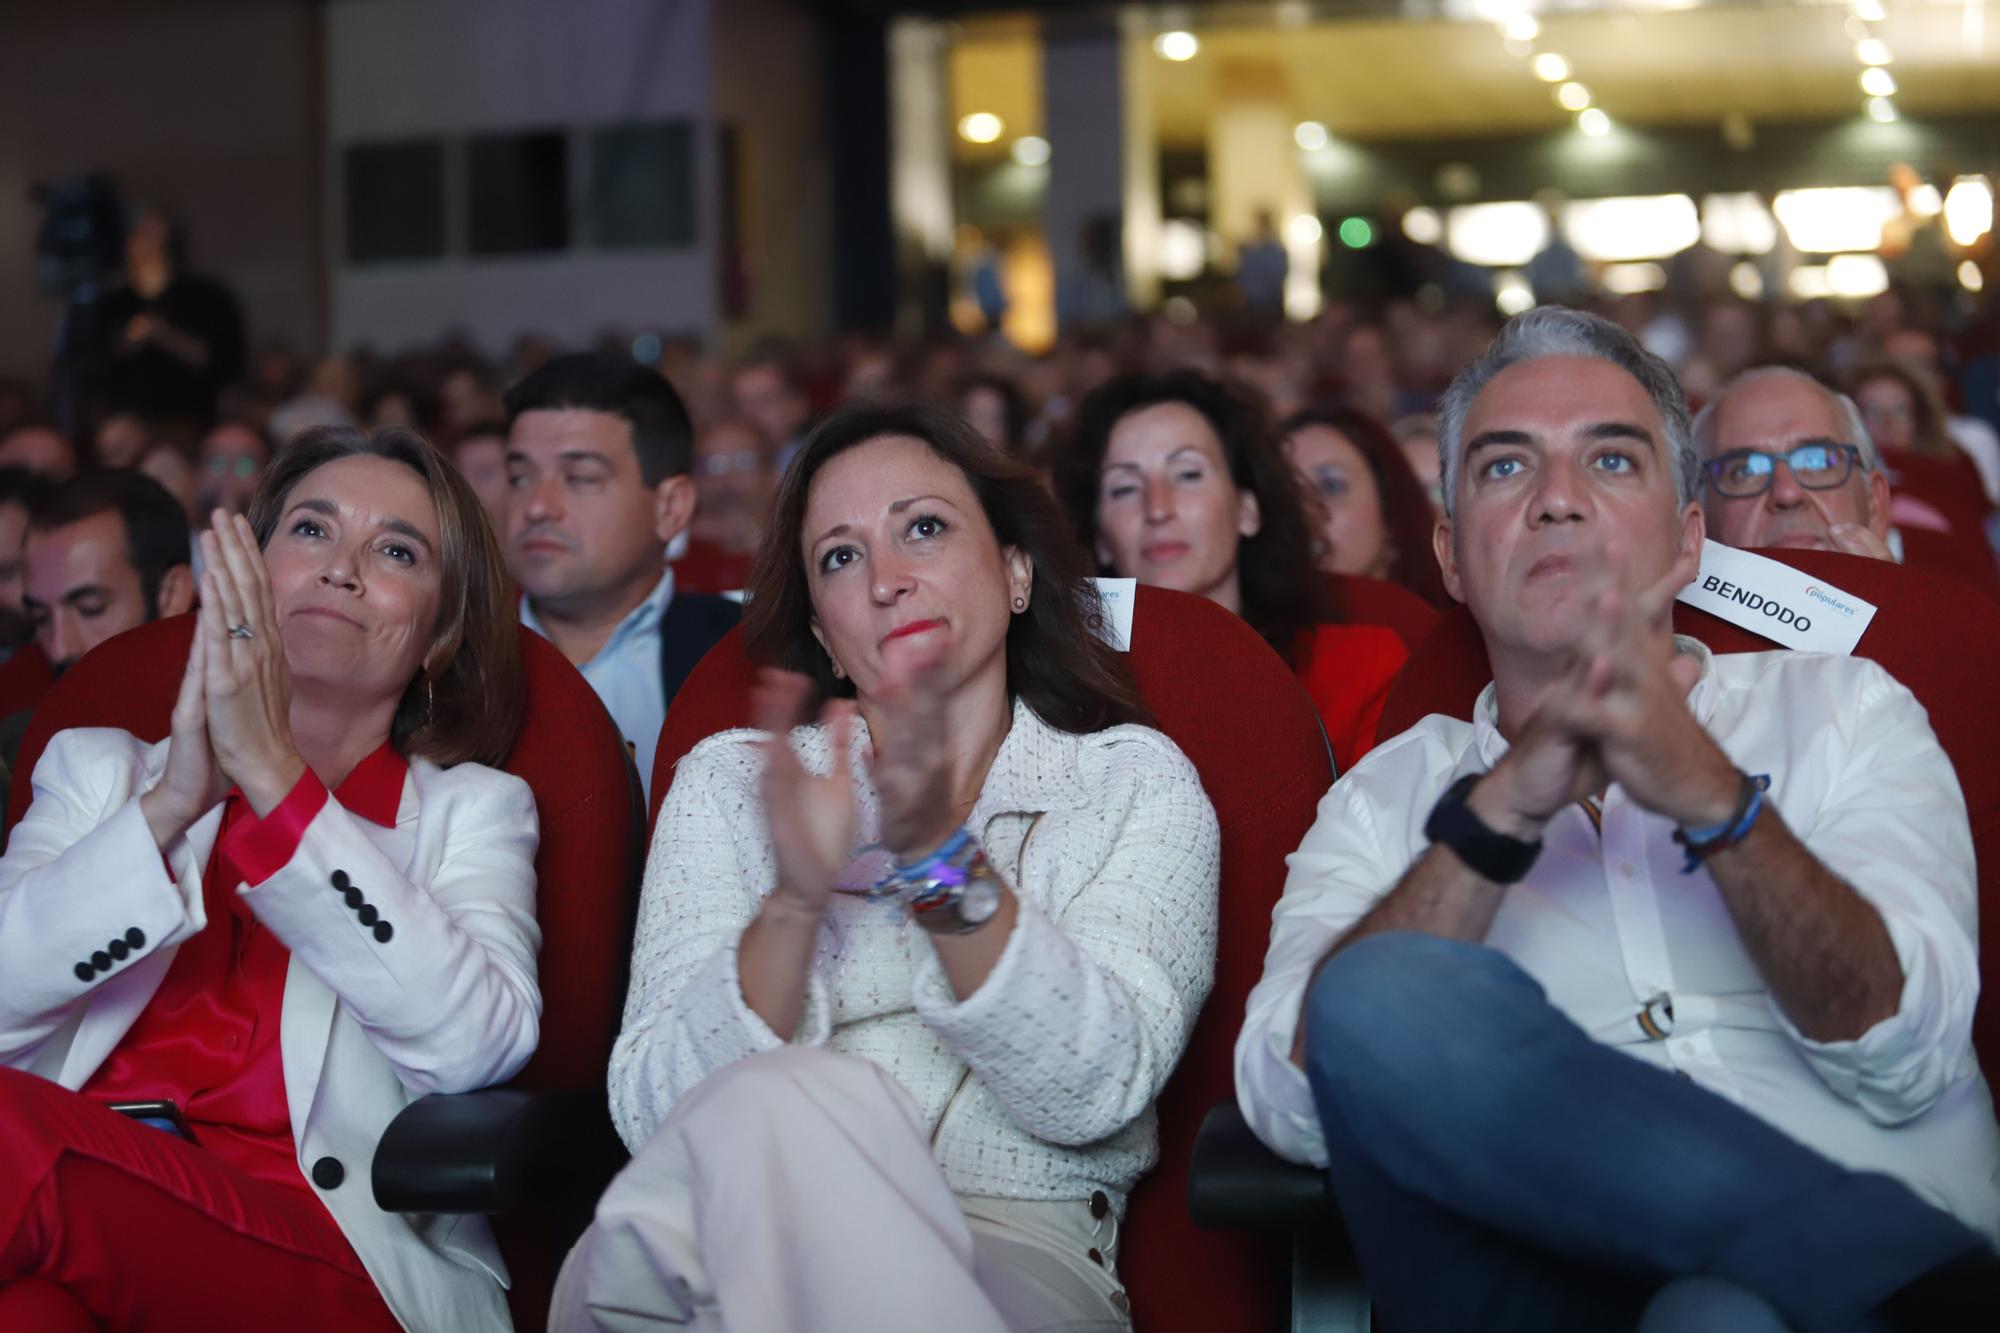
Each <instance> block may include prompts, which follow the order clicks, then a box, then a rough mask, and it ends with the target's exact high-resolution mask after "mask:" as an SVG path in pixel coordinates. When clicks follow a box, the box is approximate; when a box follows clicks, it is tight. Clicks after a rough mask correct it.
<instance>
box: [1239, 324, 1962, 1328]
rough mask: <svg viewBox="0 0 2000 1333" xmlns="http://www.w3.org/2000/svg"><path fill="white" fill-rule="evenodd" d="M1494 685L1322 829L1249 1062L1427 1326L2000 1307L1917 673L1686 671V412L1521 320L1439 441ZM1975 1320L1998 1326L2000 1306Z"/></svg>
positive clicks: (1253, 1079)
mask: <svg viewBox="0 0 2000 1333" xmlns="http://www.w3.org/2000/svg"><path fill="white" fill-rule="evenodd" d="M1438 445H1439V450H1440V453H1441V461H1442V464H1443V478H1444V496H1445V506H1446V514H1445V517H1444V518H1443V519H1442V520H1440V522H1439V524H1438V528H1437V539H1436V545H1437V554H1438V559H1439V561H1440V563H1441V564H1442V566H1443V569H1444V574H1445V581H1446V585H1447V586H1448V587H1449V588H1450V590H1451V592H1452V594H1453V596H1455V597H1458V598H1459V599H1460V600H1462V601H1464V602H1466V603H1467V605H1468V606H1469V608H1470V609H1471V612H1472V615H1473V618H1474V619H1475V620H1476V621H1477V622H1478V625H1479V629H1480V632H1481V634H1482V636H1483V637H1484V639H1485V643H1486V651H1487V656H1488V659H1489V661H1490V662H1491V665H1492V670H1493V681H1492V684H1490V685H1489V686H1488V687H1487V688H1486V690H1485V692H1484V693H1483V694H1482V695H1481V696H1480V698H1479V700H1478V703H1477V705H1476V706H1475V709H1474V713H1473V720H1472V721H1470V722H1467V721H1461V720H1459V719H1457V718H1453V717H1447V716H1444V715H1441V714H1436V715H1432V716H1430V717H1427V718H1425V719H1424V720H1423V721H1422V722H1420V723H1418V724H1417V725H1416V726H1415V727H1413V728H1412V729H1411V730H1409V731H1407V732H1405V733H1403V734H1402V735H1400V736H1398V737H1395V738H1394V739H1392V740H1389V741H1386V742H1384V743H1383V744H1382V745H1380V746H1378V747H1376V749H1375V750H1374V751H1373V752H1372V753H1371V754H1369V756H1368V757H1367V758H1366V759H1364V760H1363V761H1362V762H1361V763H1360V764H1358V765H1357V766H1356V767H1355V768H1353V769H1352V770H1351V771H1349V772H1348V773H1347V774H1346V775H1345V776H1343V777H1342V778H1341V780H1340V781H1339V782H1337V783H1336V784H1335V785H1334V787H1333V789H1332V790H1331V791H1330V792H1328V793H1327V795H1326V797H1325V799H1324V800H1323V801H1322V802H1321V805H1320V809H1319V817H1318V820H1317V821H1316V822H1315V824H1314V826H1313V828H1312V830H1311V832H1309V833H1308V834H1307V835H1306V838H1305V841H1304V843H1303V845H1302V846H1301V847H1300V848H1299V850H1298V851H1297V852H1296V853H1295V854H1294V855H1293V856H1292V857H1291V859H1290V866H1291V873H1290V878H1289V880H1288V882H1287V884H1286V886H1285V894H1284V898H1283V900H1282V901H1281V902H1280V903H1279V905H1278V908H1277V913H1276V925H1275V928H1274V930H1273V932H1272V939H1271V947H1270V951H1269V954H1268V955H1267V957H1266V960H1265V972H1264V978H1263V980H1262V981H1261V982H1260V983H1259V984H1258V986H1257V988H1256V990H1255V991H1254V992H1253V993H1252V995H1251V997H1250V1002H1249V1007H1248V1014H1247V1020H1246V1024H1245V1027H1244V1031H1243V1033H1242V1035H1241V1038H1240V1039H1239V1041H1238V1044H1237V1050H1236V1077H1237V1093H1238V1099H1239V1101H1240V1102H1241V1104H1242V1107H1243V1111H1244V1114H1245V1116H1246V1118H1247V1119H1248V1121H1249V1123H1250V1126H1251V1128H1252V1129H1253V1130H1255V1131H1256V1133H1257V1135H1258V1136H1259V1137H1260V1138H1261V1139H1263V1140H1264V1142H1265V1143H1266V1144H1268V1145H1269V1146H1270V1147H1271V1148H1272V1149H1274V1150H1275V1151H1277V1152H1279V1153H1281V1154H1283V1155H1285V1156H1287V1157H1290V1158H1292V1159H1294V1160H1297V1161H1304V1162H1311V1163H1313V1164H1315V1165H1319V1166H1322V1167H1325V1168H1327V1169H1328V1171H1329V1172H1330V1174H1331V1177H1332V1180H1333V1183H1334V1186H1335V1188H1336V1191H1337V1193H1338V1195H1339V1198H1340V1202H1341V1207H1342V1212H1343V1213H1344V1214H1345V1216H1346V1218H1347V1222H1348V1228H1349V1232H1350V1234H1351V1236H1352V1237H1353V1240H1354V1243H1355V1246H1356V1249H1357V1250H1358V1252H1359V1255H1360V1259H1361V1264H1362V1268H1363V1270H1364V1272H1365V1274H1366V1276H1367V1279H1368V1282H1369V1287H1370V1291H1371V1295H1372V1296H1373V1298H1374V1300H1375V1301H1376V1303H1377V1304H1378V1305H1379V1306H1380V1307H1381V1308H1382V1309H1383V1310H1384V1312H1385V1316H1386V1319H1387V1321H1388V1322H1389V1323H1390V1325H1391V1326H1393V1327H1396V1328H1413V1329H1447V1328H1471V1327H1480V1328H1487V1329H1494V1328H1500V1329H1516V1328H1518V1329H1548V1328H1565V1329H1567V1328H1592V1329H1595V1328H1613V1327H1616V1328H1631V1327H1633V1325H1634V1323H1635V1322H1637V1321H1639V1320H1641V1319H1643V1320H1644V1321H1645V1322H1644V1323H1643V1324H1641V1327H1642V1328H1643V1329H1645V1330H1647V1333H1658V1331H1662V1330H1666V1329H1686V1330H1693V1329H1700V1330H1703V1333H1709V1331H1711V1330H1753V1329H1754V1330H1768V1331H1773V1333H1774V1331H1775V1330H1779V1329H1782V1328H1786V1327H1789V1328H1793V1329H1801V1330H1816V1329H1834V1328H1847V1327H1850V1326H1855V1325H1857V1324H1864V1323H1866V1321H1870V1320H1874V1321H1878V1322H1876V1323H1866V1326H1867V1327H1871V1328H1872V1327H1889V1328H1898V1327H1911V1328H1924V1329H1942V1328H1952V1327H1973V1326H1975V1325H1973V1324H1971V1323H1969V1322H1967V1323H1954V1322H1953V1319H1954V1318H1955V1317H1956V1313H1957V1312H1958V1311H1959V1310H1960V1309H1961V1307H1962V1304H1963V1302H1964V1301H1965V1300H1966V1298H1967V1297H1968V1295H1970V1296H1971V1297H1974V1298H1977V1299H1978V1300H1981V1301H1983V1302H1985V1304H1984V1307H1983V1308H1984V1309H1985V1310H1986V1312H1987V1313H1988V1314H1989V1315H1990V1312H1991V1311H1992V1310H1993V1309H1996V1308H2000V1304H1995V1303H1994V1302H1995V1298H1996V1297H2000V1272H1997V1271H1996V1270H2000V1260H1996V1259H1995V1258H1994V1256H1993V1253H1992V1250H1991V1248H1990V1238H1991V1237H1992V1236H1993V1235H1994V1234H1995V1233H1996V1232H2000V1125H1996V1124H1995V1122H1994V1118H1993V1107H1992V1100H1991V1097H1990V1095H1989V1093H1988V1091H1987V1088H1986V1084H1985V1082H1984V1081H1983V1079H1982V1078H1981V1077H1980V1074H1979V1070H1978V1067H1977V1064H1976V1062H1975V1061H1974V1058H1973V1055H1972V1052H1971V1040H1970V1032H1971V1022H1972V1010H1973V1004H1974V1000H1975V998H1976V997H1977V994H1978V989H1979V977H1978V969H1977V963H1976V953H1975V946H1974V896H1975V895H1974V879H1973V859H1972V841H1971V832H1970V829H1969V827H1968V825H1967V820H1966V811H1965V802H1964V799H1963V797H1962V796H1961V794H1960V792H1959V788H1958V783H1957V779H1956V778H1955V776H1954V774H1953V771H1952V767H1951V764H1950V761H1949V760H1947V759H1946V757H1945V755H1944V752H1943V751H1942V750H1941V749H1940V748H1939V746H1938V743H1937V740H1936V738H1935V736H1934V735H1933V734H1932V733H1931V730H1930V727H1929V724H1928V722H1927V720H1926V717H1925V713H1924V709H1923V708H1922V706H1921V705H1919V704H1918V703H1917V701H1916V699H1915V698H1914V697H1912V696H1911V695H1910V693H1909V692H1908V691H1907V690H1905V689H1904V688H1903V687H1902V686H1900V685H1898V684H1897V683H1896V682H1895V681H1894V680H1892V679H1891V678H1890V677H1889V676H1888V675H1887V674H1886V673H1885V672H1884V671H1883V670H1882V669H1881V668H1880V667H1878V666H1876V665H1875V664H1873V663H1871V662H1867V661H1864V660H1862V659H1859V658H1852V657H1838V656H1829V655H1821V654H1807V653H1785V652H1773V653H1755V654H1737V655H1731V656H1723V657H1714V656H1711V655H1710V654H1709V653H1708V651H1707V650H1706V649H1705V648H1703V647H1702V645H1701V644H1699V643H1697V642H1695V641H1694V640H1692V639H1680V638H1676V637H1675V635H1674V634H1673V631H1672V624H1671V619H1670V610H1671V604H1672V600H1673V597H1674V594H1675V593H1676V592H1677V591H1678V590H1679V589H1680V588H1682V587H1683V586H1685V585H1686V584H1687V583H1688V582H1689V581H1690V579H1691V578H1692V577H1693V575H1694V573H1695V570H1696V568H1697V566H1698V562H1699V557H1700V552H1701V544H1702V540H1703V536H1704V530H1703V521H1702V511H1701V506H1700V504H1699V503H1698V502H1697V494H1698V486H1699V481H1700V469H1699V460H1698V458H1697V456H1696V454H1695V452H1694V444H1693V439H1692V435H1691V430H1690V423H1689V420H1688V413H1687V406H1686V403H1685V401H1684V400H1683V398H1682V396H1681V391H1680V388H1679V386H1678V384H1677V383H1676V382H1675V380H1674V377H1673V374H1672V372H1671V371H1670V370H1668V368H1667V367H1666V365H1665V364H1664V363H1663V362H1661V361H1659V360H1658V359H1657V358H1656V357H1653V356H1651V355H1650V354H1648V353H1646V352H1644V351H1643V350H1642V349H1641V348H1640V347H1639V346H1638V344H1637V343H1636V342H1635V341H1634V340H1633V339H1632V338H1631V337H1630V336H1629V335H1628V334H1626V333H1625V332H1624V331H1623V330H1621V329H1619V328H1618V327H1617V326H1616V325H1613V324H1611V323H1609V322H1608V321H1605V320H1602V319H1599V318H1597V317H1595V316H1592V315H1584V314H1579V313H1577V312H1575V311H1570V310H1563V309H1560V308H1544V309H1540V310H1535V311H1532V312H1530V313H1528V314H1525V315H1523V316H1521V317H1520V318H1518V319H1516V320H1514V321H1513V322H1512V323H1511V324H1509V325H1508V326H1507V328H1506V329H1505V330H1503V331H1502V333H1501V334H1500V337H1499V338H1498V339H1497V340H1496V341H1495V343H1494V344H1493V346H1492V347H1491V348H1490V349H1489V350H1488V351H1487V352H1486V354H1485V355H1484V356H1482V357H1481V358H1480V359H1479V360H1478V361H1476V362H1474V363H1473V364H1472V365H1471V366H1469V367H1468V368H1467V369H1466V370H1464V371H1463V372H1461V374H1460V375H1459V377H1458V378H1457V380H1455V381H1454V382H1453V384H1452V386H1451V388H1450V390H1449V391H1447V393H1446V395H1445V398H1444V402H1443V405H1442V410H1441V413H1440V421H1439V438H1438ZM1974 1308H1978V1307H1974Z"/></svg>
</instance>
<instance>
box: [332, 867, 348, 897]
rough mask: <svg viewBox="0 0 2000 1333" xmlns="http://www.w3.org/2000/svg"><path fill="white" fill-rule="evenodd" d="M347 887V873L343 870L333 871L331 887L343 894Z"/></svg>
mask: <svg viewBox="0 0 2000 1333" xmlns="http://www.w3.org/2000/svg"><path fill="white" fill-rule="evenodd" d="M347 885H348V879H347V872H346V871H345V870H336V871H334V872H333V887H334V888H336V889H340V890H342V891H343V892H345V891H346V889H347Z"/></svg>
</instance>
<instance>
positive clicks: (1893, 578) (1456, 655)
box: [1377, 551, 2000, 1072]
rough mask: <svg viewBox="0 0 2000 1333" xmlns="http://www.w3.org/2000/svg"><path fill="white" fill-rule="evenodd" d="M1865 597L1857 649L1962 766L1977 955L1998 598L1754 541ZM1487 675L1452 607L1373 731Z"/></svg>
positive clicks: (1402, 721) (1994, 1032) (1765, 643)
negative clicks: (1924, 713) (1899, 688)
mask: <svg viewBox="0 0 2000 1333" xmlns="http://www.w3.org/2000/svg"><path fill="white" fill-rule="evenodd" d="M1758 554H1760V555H1766V556H1769V557H1771V558H1772V559H1774V560H1781V561H1783V562H1784V563H1786V564H1788V565H1792V566H1795V567H1796V568H1798V569H1801V570H1804V571H1805V572H1806V573H1808V574H1811V575H1813V576H1814V577H1816V578H1823V579H1825V580H1826V581H1827V582H1828V583H1831V584H1833V585H1835V586H1836V587H1839V588H1844V589H1846V590H1847V591H1849V592H1851V593H1854V594H1855V595H1856V596H1858V597H1860V598H1862V599H1863V600H1865V601H1870V602H1873V603H1874V604H1875V605H1876V607H1877V611H1876V614H1875V619H1874V620H1873V621H1872V622H1871V623H1870V624H1869V626H1868V630H1867V632H1866V633H1865V634H1863V635H1862V636H1861V642H1860V644H1859V645H1858V646H1857V647H1856V648H1855V650H1854V651H1855V655H1856V656H1858V657H1866V658H1870V659H1872V660H1874V661H1876V662H1878V663H1880V664H1881V665H1882V667H1883V668H1884V669H1885V670H1887V671H1888V672H1889V674H1890V675H1892V676H1894V677H1895V678H1896V679H1897V680H1899V681H1901V682H1902V683H1903V684H1904V685H1905V686H1907V687H1908V688H1909V690H1910V692H1911V693H1912V694H1914V695H1916V696H1917V698H1918V700H1919V701H1921V702H1922V703H1923V705H1924V707H1925V708H1927V709H1929V710H1930V715H1931V727H1932V728H1933V729H1934V730H1935V731H1936V732H1937V734H1938V741H1939V743H1940V744H1942V745H1943V746H1944V750H1945V753H1946V754H1947V755H1949V756H1950V757H1951V762H1952V766H1953V767H1954V768H1956V769H1957V771H1958V781H1959V785H1960V787H1962V788H1963V789H1964V791H1965V804H1966V810H1967V813H1968V814H1969V815H1970V817H1971V820H1972V842H1973V851H1974V853H1975V855H1976V856H1977V858H1978V867H1979V936H1980V950H1979V953H1980V958H1981V959H1982V960H1986V959H2000V709H1996V708H1994V706H1993V702H1992V696H1993V670H1994V664H1995V663H1996V662H2000V605H1996V604H1995V603H1993V602H1991V601H1989V600H1988V599H1986V598H1983V597H1980V596H1977V595H1975V594H1973V593H1972V592H1971V590H1970V588H1969V587H1968V585H1967V584H1965V583H1964V582H1962V581H1961V580H1958V579H1955V578H1950V577H1947V576H1945V575H1941V574H1934V573H1931V572H1929V571H1926V570H1919V569H1912V568H1909V567H1908V566H1905V565H1894V564H1890V563H1889V562H1887V561H1884V560H1867V559H1863V558H1861V557H1859V556H1852V555H1842V554H1839V553H1838V552H1832V551H1760V552H1758ZM1674 628H1675V629H1677V630H1678V631H1680V632H1681V633H1683V634H1687V635H1691V636H1693V637H1694V638H1697V639H1700V640H1701V641H1702V642H1703V643H1705V644H1707V645H1708V646H1709V647H1710V648H1711V649H1713V650H1714V651H1716V652H1718V653H1756V652H1768V651H1770V650H1771V649H1772V648H1773V647H1774V645H1773V644H1772V643H1771V642H1770V641H1769V640H1767V639H1764V638H1763V637H1761V636H1759V635H1756V634H1753V633H1751V632H1750V631H1749V630H1746V629H1740V628H1738V627H1737V626H1735V625H1732V624H1730V623H1728V622H1727V621H1723V620H1718V619H1717V618H1716V617H1714V616H1711V615H1709V614H1708V613H1707V612H1705V611H1697V610H1695V609H1693V608H1692V607H1689V606H1685V605H1679V604H1677V605H1676V606H1675V607H1674ZM1489 679H1491V673H1490V672H1489V670H1488V669H1487V665H1486V648H1485V645H1484V644H1483V643H1482V642H1481V640H1480V638H1479V630H1478V627H1477V626H1476V625H1474V624H1473V623H1472V615H1471V613H1470V612H1468V611H1467V610H1466V609H1465V608H1464V607H1462V606H1461V607H1456V608H1454V609H1453V610H1452V611H1451V612H1449V613H1448V614H1447V615H1446V616H1445V618H1444V619H1443V620H1442V621H1440V622H1439V624H1438V627H1437V629H1436V631H1434V632H1433V633H1432V635H1431V637H1430V639H1429V640H1427V641H1426V642H1425V643H1424V645H1423V647H1422V648H1421V649H1419V650H1418V652H1417V653H1416V655H1415V656H1413V657H1412V658H1411V659H1410V662H1409V665H1408V666H1406V667H1404V668H1403V675H1402V677H1401V679H1399V680H1398V681H1397V682H1396V687H1395V689H1394V690H1393V691H1391V693H1390V695H1389V702H1388V704H1387V705H1386V706H1385V707H1384V709H1383V712H1382V725H1381V728H1380V730H1379V731H1378V732H1377V735H1378V737H1380V738H1382V739H1386V738H1388V737H1390V736H1393V735H1395V734H1396V733H1397V732H1400V731H1404V730H1407V729H1408V728H1409V727H1411V726H1412V725H1414V724H1415V723H1416V722H1417V721H1418V720H1419V719H1420V718H1422V717H1423V716H1424V715H1425V714H1428V713H1448V714H1450V715H1452V716H1455V717H1470V716H1471V715H1472V704H1473V701H1474V700H1475V699H1476V698H1478V695H1479V691H1480V690H1482V689H1484V688H1485V686H1486V682H1487V681H1488V680H1489ZM1996 991H2000V987H1994V986H1991V985H1989V986H1987V987H1985V988H1984V989H1983V990H1982V991H1981V994H1980V997H1979V1010H1978V1015H1977V1017H1976V1018H1975V1020H1974V1024H1973V1042H1974V1045H1975V1046H1976V1047H1977V1048H1978V1051H1979V1062H1980V1067H1981V1068H1982V1069H1985V1070H1987V1071H1989V1072H1991V1071H2000V995H1996Z"/></svg>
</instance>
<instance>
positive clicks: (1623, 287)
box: [1604, 264, 1667, 296]
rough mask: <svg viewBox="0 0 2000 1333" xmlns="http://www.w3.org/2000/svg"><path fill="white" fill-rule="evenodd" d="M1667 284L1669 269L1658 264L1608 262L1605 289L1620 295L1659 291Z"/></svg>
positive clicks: (1605, 273) (1605, 272)
mask: <svg viewBox="0 0 2000 1333" xmlns="http://www.w3.org/2000/svg"><path fill="white" fill-rule="evenodd" d="M1666 285H1667V271H1666V270H1665V269H1663V268H1661V267H1660V266H1659V265H1658V264H1607V265H1605V268H1604V290H1605V291H1607V292H1612V293H1615V294H1617V295H1619V296H1636V295H1637V294H1639V293H1640V292H1657V291H1659V290H1660V289H1661V288H1663V287H1665V286H1666Z"/></svg>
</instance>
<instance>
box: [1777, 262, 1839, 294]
mask: <svg viewBox="0 0 2000 1333" xmlns="http://www.w3.org/2000/svg"><path fill="white" fill-rule="evenodd" d="M1786 285H1787V286H1789V287H1790V288H1791V289H1792V296H1793V297H1794V298H1795V299H1797V300H1800V301H1824V300H1825V299H1826V298H1827V297H1829V296H1832V295H1833V285H1832V284H1831V283H1829V282H1828V281H1827V279H1826V265H1824V264H1801V265H1799V266H1798V267H1797V268H1795V269H1793V270H1792V275H1791V277H1789V278H1788V279H1786Z"/></svg>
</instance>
